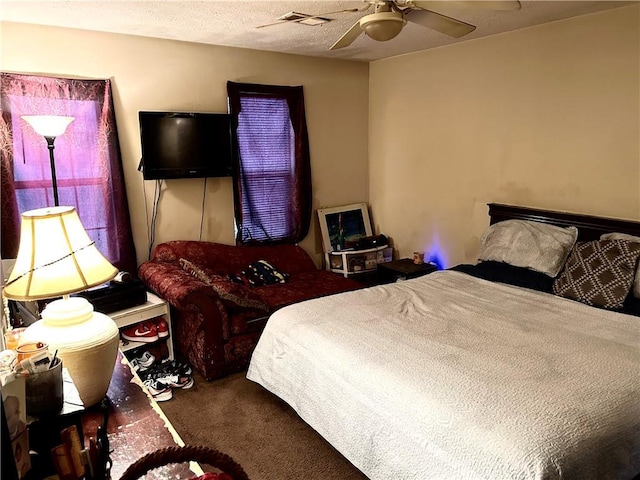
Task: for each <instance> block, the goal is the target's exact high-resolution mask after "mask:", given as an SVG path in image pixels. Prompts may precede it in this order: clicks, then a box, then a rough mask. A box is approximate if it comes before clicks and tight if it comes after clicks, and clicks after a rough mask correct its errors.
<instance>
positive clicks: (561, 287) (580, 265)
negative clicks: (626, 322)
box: [553, 240, 640, 310]
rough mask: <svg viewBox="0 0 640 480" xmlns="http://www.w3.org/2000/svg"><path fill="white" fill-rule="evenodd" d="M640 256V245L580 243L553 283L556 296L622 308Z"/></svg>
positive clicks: (590, 303)
mask: <svg viewBox="0 0 640 480" xmlns="http://www.w3.org/2000/svg"><path fill="white" fill-rule="evenodd" d="M639 257H640V243H633V242H627V241H625V240H599V241H593V242H578V243H577V244H576V246H575V248H574V249H573V251H572V252H571V255H569V258H568V259H567V263H566V265H565V267H564V270H563V271H562V273H561V274H560V275H559V276H558V278H556V279H555V280H554V282H553V293H555V294H556V295H558V296H561V297H565V298H570V299H572V300H577V301H579V302H582V303H586V304H587V305H592V306H595V307H601V308H607V309H612V310H616V309H620V308H622V306H623V304H624V301H625V298H626V297H627V295H628V293H629V291H630V290H631V284H632V282H633V276H634V274H635V270H636V265H637V264H638V258H639Z"/></svg>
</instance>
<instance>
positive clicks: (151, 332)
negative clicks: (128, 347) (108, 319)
mask: <svg viewBox="0 0 640 480" xmlns="http://www.w3.org/2000/svg"><path fill="white" fill-rule="evenodd" d="M120 335H121V336H122V338H123V339H124V340H128V341H130V342H142V343H153V342H157V341H158V340H159V338H160V337H158V331H157V330H156V327H155V326H154V325H153V324H151V323H149V322H141V323H136V324H135V325H131V326H130V327H127V328H124V329H122V330H121V331H120Z"/></svg>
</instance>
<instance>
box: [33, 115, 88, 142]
mask: <svg viewBox="0 0 640 480" xmlns="http://www.w3.org/2000/svg"><path fill="white" fill-rule="evenodd" d="M22 118H23V119H24V120H25V121H26V122H27V123H28V124H29V125H31V126H32V127H33V129H34V130H35V131H36V133H38V134H40V135H42V136H43V137H59V136H60V135H62V134H63V133H64V132H65V130H66V129H67V125H69V124H70V123H71V122H73V120H75V118H74V117H64V116H59V115H23V116H22Z"/></svg>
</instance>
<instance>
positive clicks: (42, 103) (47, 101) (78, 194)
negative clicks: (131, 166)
mask: <svg viewBox="0 0 640 480" xmlns="http://www.w3.org/2000/svg"><path fill="white" fill-rule="evenodd" d="M0 108H1V113H2V115H1V117H0V153H1V161H2V184H1V186H2V191H1V199H2V258H15V256H16V254H17V251H18V245H19V241H20V238H19V236H20V228H19V227H20V214H21V213H22V212H24V211H27V210H32V209H35V208H42V207H48V206H53V205H54V201H53V187H52V182H51V168H50V163H49V151H48V149H47V143H46V141H45V139H44V138H43V137H42V136H40V135H38V134H37V133H36V132H35V131H34V130H33V128H32V127H31V126H30V125H29V124H27V123H26V121H25V120H24V119H23V118H22V116H23V115H64V116H71V117H74V118H75V120H74V121H73V122H71V124H69V126H68V127H67V130H66V131H65V133H64V134H62V135H61V136H59V137H57V138H56V140H55V143H54V146H55V149H54V156H55V165H56V177H57V183H58V195H59V203H60V205H71V206H74V207H75V208H76V210H77V211H78V215H79V216H80V219H81V220H82V223H83V225H84V227H85V229H86V230H87V233H88V234H89V236H90V237H91V238H92V240H94V241H95V242H96V245H97V246H98V248H99V249H100V251H101V252H102V254H103V255H104V256H105V257H106V258H107V259H108V260H109V261H110V262H111V263H113V264H114V265H115V266H116V267H117V268H119V269H120V270H126V271H129V272H135V271H136V267H137V260H136V253H135V247H134V244H133V236H132V233H131V223H130V219H129V208H128V203H127V196H126V191H125V186H124V176H123V172H122V159H121V156H120V147H119V142H118V132H117V129H116V122H115V114H114V110H113V100H112V95H111V82H110V80H78V79H66V78H55V77H43V76H35V75H22V74H13V73H0Z"/></svg>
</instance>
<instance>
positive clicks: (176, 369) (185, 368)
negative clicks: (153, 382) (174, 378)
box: [156, 359, 192, 375]
mask: <svg viewBox="0 0 640 480" xmlns="http://www.w3.org/2000/svg"><path fill="white" fill-rule="evenodd" d="M156 368H157V369H158V370H163V371H166V372H169V373H173V374H177V375H191V372H192V370H191V367H190V366H189V364H187V363H182V362H178V361H177V360H168V359H167V360H163V361H162V363H160V364H159V365H156Z"/></svg>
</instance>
